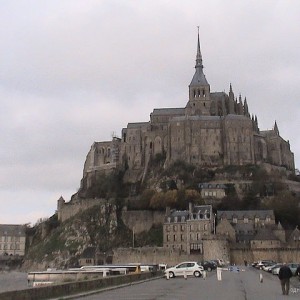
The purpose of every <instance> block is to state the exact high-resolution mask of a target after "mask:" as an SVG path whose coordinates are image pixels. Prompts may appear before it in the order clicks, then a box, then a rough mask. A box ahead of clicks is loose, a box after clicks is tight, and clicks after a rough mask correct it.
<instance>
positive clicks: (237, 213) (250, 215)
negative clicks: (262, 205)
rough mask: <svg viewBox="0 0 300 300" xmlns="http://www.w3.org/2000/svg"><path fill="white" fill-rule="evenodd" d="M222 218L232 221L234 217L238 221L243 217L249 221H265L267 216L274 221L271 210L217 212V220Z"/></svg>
mask: <svg viewBox="0 0 300 300" xmlns="http://www.w3.org/2000/svg"><path fill="white" fill-rule="evenodd" d="M222 216H226V218H227V219H232V218H233V216H235V217H237V218H238V219H240V220H241V219H244V217H248V218H249V219H254V218H255V217H257V218H260V219H266V217H267V216H269V217H270V218H271V219H272V220H274V219H275V216H274V211H273V210H218V211H217V218H218V219H220V218H221V217H222Z"/></svg>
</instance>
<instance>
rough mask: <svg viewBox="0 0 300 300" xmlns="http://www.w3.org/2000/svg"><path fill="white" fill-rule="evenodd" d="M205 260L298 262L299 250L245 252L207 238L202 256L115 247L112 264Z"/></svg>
mask: <svg viewBox="0 0 300 300" xmlns="http://www.w3.org/2000/svg"><path fill="white" fill-rule="evenodd" d="M209 259H223V260H224V261H225V262H229V263H230V264H236V265H242V264H244V260H246V261H247V262H248V263H251V262H254V261H258V260H266V259H272V260H275V261H278V262H299V260H300V251H299V249H298V250H297V249H296V248H278V249H275V248H273V249H249V248H231V249H230V248H229V244H228V243H227V241H226V240H217V239H207V240H204V241H203V255H201V254H187V253H185V252H182V251H180V250H179V249H169V248H163V247H143V248H119V249H115V250H114V252H113V262H112V263H113V264H120V263H125V264H126V263H142V264H143V263H144V264H160V263H165V264H167V265H168V266H174V265H176V264H178V263H180V262H182V261H198V262H199V261H202V260H209Z"/></svg>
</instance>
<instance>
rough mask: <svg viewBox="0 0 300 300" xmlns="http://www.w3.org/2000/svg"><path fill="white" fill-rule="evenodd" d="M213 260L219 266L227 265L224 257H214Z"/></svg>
mask: <svg viewBox="0 0 300 300" xmlns="http://www.w3.org/2000/svg"><path fill="white" fill-rule="evenodd" d="M211 261H213V262H214V263H216V264H217V267H224V266H225V262H224V260H223V259H212V260H211Z"/></svg>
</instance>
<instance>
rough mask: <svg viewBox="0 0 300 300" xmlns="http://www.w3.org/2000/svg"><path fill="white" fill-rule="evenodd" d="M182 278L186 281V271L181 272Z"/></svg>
mask: <svg viewBox="0 0 300 300" xmlns="http://www.w3.org/2000/svg"><path fill="white" fill-rule="evenodd" d="M183 277H184V279H187V276H186V271H184V272H183Z"/></svg>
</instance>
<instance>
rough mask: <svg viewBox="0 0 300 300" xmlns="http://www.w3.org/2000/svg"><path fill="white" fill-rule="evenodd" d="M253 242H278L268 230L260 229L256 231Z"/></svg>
mask: <svg viewBox="0 0 300 300" xmlns="http://www.w3.org/2000/svg"><path fill="white" fill-rule="evenodd" d="M253 240H259V241H269V240H278V238H277V237H276V236H275V235H274V233H273V231H272V230H271V229H270V228H260V229H258V231H257V234H256V235H255V236H254V237H253Z"/></svg>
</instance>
